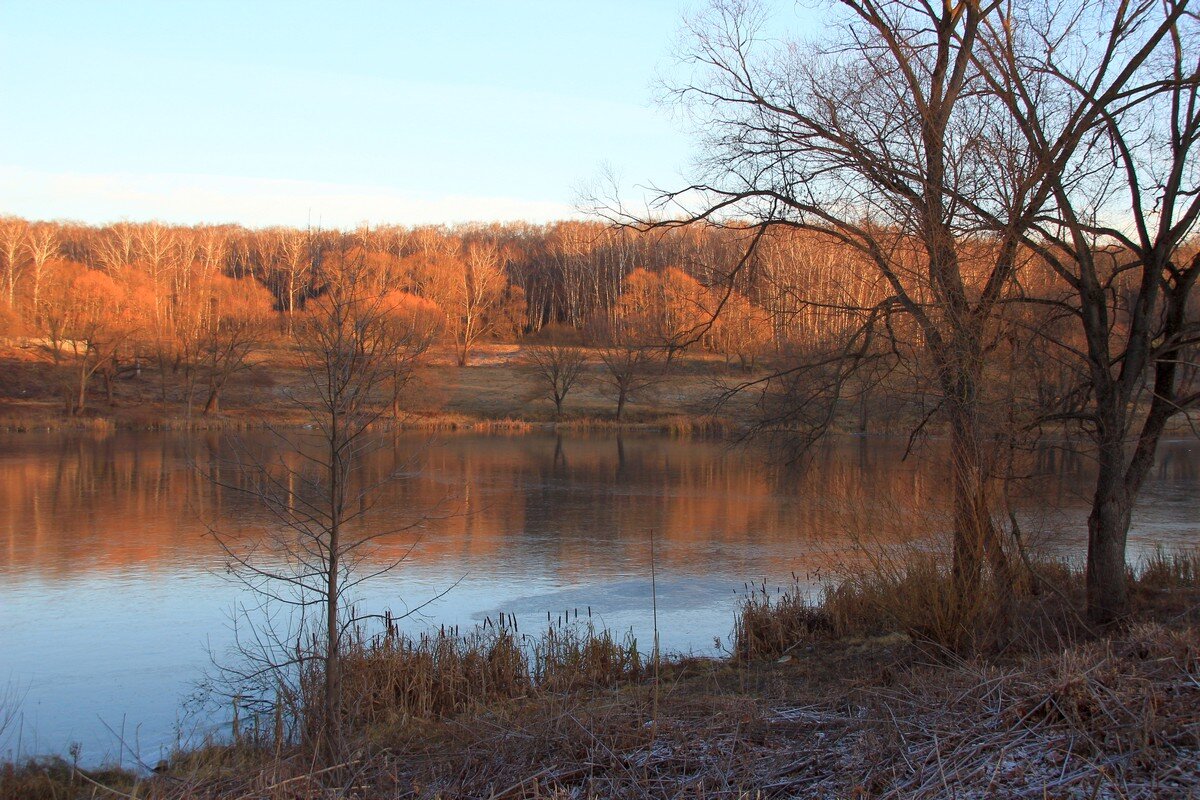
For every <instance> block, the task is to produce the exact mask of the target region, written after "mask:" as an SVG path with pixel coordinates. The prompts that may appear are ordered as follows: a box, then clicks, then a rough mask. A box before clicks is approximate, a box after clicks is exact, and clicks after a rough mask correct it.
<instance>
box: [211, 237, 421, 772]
mask: <svg viewBox="0 0 1200 800" xmlns="http://www.w3.org/2000/svg"><path fill="white" fill-rule="evenodd" d="M322 278H323V284H324V285H323V286H322V287H320V289H319V293H318V294H317V295H316V296H315V297H313V298H312V299H311V300H310V302H309V308H308V313H307V314H306V315H305V317H304V318H303V319H302V320H297V324H296V327H295V334H294V335H295V337H296V344H297V347H298V348H299V350H300V352H301V353H302V355H303V358H304V375H305V378H306V386H305V387H304V390H303V392H302V393H301V392H297V393H296V394H294V395H292V396H291V400H292V402H293V403H294V404H295V405H296V407H297V408H298V409H299V410H300V411H301V412H302V413H303V414H304V415H305V417H306V418H307V419H308V420H309V421H310V423H311V425H312V426H313V428H314V430H315V434H314V436H313V438H315V440H316V443H315V445H313V444H312V443H311V439H310V442H309V443H305V442H303V441H300V440H299V439H297V438H295V437H290V436H288V435H285V434H279V436H280V437H281V438H282V440H283V441H284V442H285V444H286V446H287V449H288V450H290V451H292V452H295V453H298V454H299V458H298V459H297V460H296V461H295V462H294V463H293V464H290V465H289V464H284V463H283V462H282V461H280V462H279V463H277V464H269V463H265V462H264V461H263V460H261V459H257V458H255V457H253V456H250V457H248V458H247V461H248V464H247V465H246V466H247V467H248V468H249V470H250V471H251V472H252V473H253V474H254V479H253V480H252V481H250V482H247V483H227V484H225V485H228V486H230V488H234V489H237V490H240V491H247V492H249V493H250V494H251V495H252V496H253V497H254V498H255V499H256V500H257V501H259V502H260V503H261V504H262V505H263V506H264V507H265V508H266V509H267V510H268V511H269V512H270V513H271V515H272V516H273V518H274V519H275V521H276V522H277V527H276V528H274V529H272V530H271V531H268V532H267V533H266V534H261V535H258V536H256V537H255V538H253V539H245V538H240V537H238V536H236V535H234V534H230V533H223V532H219V533H217V534H216V536H217V540H218V541H219V542H220V543H221V545H222V547H223V548H224V549H225V552H226V553H227V554H228V556H229V558H230V561H231V566H232V568H233V570H234V572H235V574H237V575H238V576H240V577H241V578H242V579H243V580H244V581H245V582H246V583H247V584H248V585H249V586H251V588H253V589H254V590H255V591H257V592H259V593H261V594H262V596H263V597H264V598H265V599H266V600H267V601H268V603H269V604H276V605H278V604H283V605H286V606H289V607H292V608H295V609H297V610H298V611H299V613H300V618H299V621H298V622H297V623H295V624H298V625H299V626H300V629H299V630H297V629H296V627H295V625H293V626H291V627H287V628H286V630H287V632H286V633H285V634H281V633H280V632H279V631H278V630H276V629H269V630H267V631H266V632H265V635H266V636H267V638H269V639H271V640H272V641H270V642H269V645H271V646H270V647H268V648H267V649H268V652H267V653H265V654H264V655H262V656H260V661H258V662H256V663H252V665H251V666H250V667H249V668H247V671H246V672H244V673H242V677H259V676H261V675H262V674H263V673H264V672H265V673H267V674H269V675H271V676H276V675H277V673H278V672H280V671H281V670H283V669H284V668H285V667H288V666H294V667H296V668H297V669H298V670H299V674H300V675H301V676H302V677H304V678H305V679H306V680H308V681H309V684H308V686H309V688H310V689H311V690H312V691H313V692H315V694H316V697H315V698H314V700H315V702H314V703H313V707H311V708H308V709H305V710H306V711H307V712H308V713H310V714H311V716H310V718H308V719H306V720H303V721H302V722H304V723H305V726H306V730H307V733H308V734H309V735H310V736H313V737H316V738H318V739H319V740H320V743H321V745H322V746H323V747H325V748H326V749H327V751H328V752H330V753H336V752H337V750H338V748H339V747H340V746H341V737H340V734H341V725H340V722H341V718H342V715H341V703H342V700H343V698H342V696H341V687H340V680H341V661H340V656H341V651H342V642H343V637H344V635H345V633H346V631H347V629H348V628H349V627H350V626H352V625H354V624H355V623H356V622H357V621H358V620H361V618H356V617H354V615H353V613H352V612H351V611H350V609H349V608H348V606H347V597H348V593H349V592H350V591H352V590H353V588H354V587H355V586H357V585H358V584H359V583H361V582H362V581H363V580H366V579H367V578H369V577H372V576H374V575H377V574H379V573H381V572H383V571H386V570H387V569H390V568H391V566H394V564H395V563H397V562H395V561H392V562H389V563H387V564H385V565H383V566H375V567H373V568H371V569H369V570H361V569H360V567H361V566H362V565H361V562H362V560H363V559H364V558H365V556H366V555H367V554H368V552H369V549H370V548H369V545H370V544H371V543H372V542H375V541H376V540H377V539H378V538H380V537H381V536H384V535H388V534H392V533H395V532H396V531H397V528H396V527H395V526H383V527H380V528H374V527H369V526H368V525H367V524H366V522H367V520H368V516H369V513H370V511H371V509H372V500H371V498H372V492H373V490H374V489H375V488H377V486H378V483H377V482H376V483H369V482H368V483H366V484H364V482H363V481H362V480H361V478H360V479H357V480H356V466H357V465H359V464H360V463H361V461H362V459H363V458H364V457H365V455H366V454H367V453H368V452H370V451H372V450H374V449H376V448H378V447H379V446H380V445H381V439H380V437H373V436H371V435H370V430H371V427H372V425H374V424H375V423H376V422H378V421H379V420H380V419H381V418H382V417H383V416H384V415H385V414H386V413H387V409H388V407H389V406H388V402H387V401H388V394H387V382H388V378H389V376H390V375H391V373H392V369H393V364H394V361H395V359H396V358H397V357H398V354H399V352H400V351H401V349H402V348H403V347H404V341H403V339H402V337H398V336H396V333H395V326H394V325H392V324H390V323H389V321H388V319H387V315H388V311H389V309H388V306H387V304H386V303H385V301H384V298H383V296H382V295H380V294H379V293H378V292H377V291H371V290H368V288H367V287H368V286H369V285H370V283H371V280H370V276H368V275H367V274H366V272H365V270H363V269H361V262H360V261H359V260H355V259H344V258H334V259H327V260H326V262H325V264H324V265H323V275H322ZM392 474H393V473H388V475H387V476H385V477H384V479H383V480H387V479H389V478H390V476H391V475H392ZM264 537H265V539H264ZM314 610H315V611H316V612H317V614H316V616H317V617H318V618H319V622H313V621H312V619H311V614H312V612H313V611H314ZM261 635H264V634H263V632H261V631H260V632H256V636H261ZM314 667H315V668H316V669H315V670H314Z"/></svg>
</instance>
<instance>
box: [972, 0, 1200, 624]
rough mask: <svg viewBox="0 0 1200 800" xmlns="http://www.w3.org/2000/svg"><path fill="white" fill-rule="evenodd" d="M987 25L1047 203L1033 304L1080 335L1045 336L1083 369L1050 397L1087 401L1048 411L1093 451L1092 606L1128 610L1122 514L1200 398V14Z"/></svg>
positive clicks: (1039, 231) (1043, 13)
mask: <svg viewBox="0 0 1200 800" xmlns="http://www.w3.org/2000/svg"><path fill="white" fill-rule="evenodd" d="M1193 5H1194V4H1193ZM989 22H990V24H989V25H988V29H987V31H986V32H985V35H984V36H983V37H982V38H983V41H984V46H983V47H981V48H979V49H978V51H977V54H978V56H979V58H980V67H981V68H980V74H981V75H983V76H984V77H985V78H986V79H987V82H988V84H989V88H990V90H991V92H992V93H993V95H994V96H995V97H996V98H997V99H998V100H1000V101H1001V102H1003V104H1004V107H1005V109H1006V112H1007V113H1008V115H1009V116H1010V118H1011V119H1012V120H1013V123H1014V126H1015V127H1016V128H1017V129H1018V130H1019V131H1020V132H1021V135H1022V141H1021V144H1022V151H1023V153H1024V155H1025V157H1026V158H1028V159H1029V160H1031V161H1034V162H1036V163H1037V164H1038V165H1039V168H1040V171H1041V174H1042V176H1043V178H1042V179H1043V180H1044V181H1045V185H1046V186H1047V187H1048V193H1049V194H1050V196H1051V198H1052V200H1051V203H1050V205H1049V207H1048V208H1046V209H1045V210H1044V212H1043V213H1042V214H1041V215H1039V217H1038V219H1037V220H1036V224H1035V225H1033V226H1031V227H1030V228H1029V230H1028V231H1026V233H1025V237H1024V241H1025V243H1026V245H1027V246H1028V247H1029V248H1030V249H1031V250H1032V251H1034V252H1036V253H1037V254H1038V255H1039V256H1040V257H1041V258H1042V259H1043V260H1044V262H1045V263H1046V264H1047V265H1048V266H1049V267H1050V269H1051V270H1053V272H1054V274H1056V275H1057V277H1058V279H1059V281H1060V286H1061V287H1062V291H1059V292H1055V293H1051V294H1049V295H1048V296H1043V297H1034V298H1031V301H1032V302H1035V303H1039V304H1043V305H1045V306H1046V307H1048V308H1053V309H1055V310H1056V311H1059V312H1064V313H1065V314H1066V315H1067V317H1068V318H1070V319H1072V320H1074V322H1075V326H1074V327H1075V330H1076V331H1077V332H1078V335H1077V336H1073V337H1063V336H1054V337H1043V341H1044V342H1048V343H1049V344H1050V345H1051V346H1052V347H1053V348H1054V349H1055V350H1056V351H1057V352H1058V353H1060V354H1064V356H1065V357H1069V358H1077V359H1078V360H1079V361H1081V362H1082V364H1083V365H1084V366H1083V368H1082V370H1081V374H1082V385H1081V386H1078V387H1075V390H1074V391H1067V392H1063V393H1062V395H1061V398H1065V399H1072V398H1077V397H1079V396H1083V397H1086V398H1087V404H1086V406H1085V407H1082V408H1079V407H1075V406H1071V407H1066V406H1063V407H1059V408H1052V409H1050V411H1051V413H1050V415H1049V418H1051V419H1055V420H1059V421H1068V422H1077V423H1080V424H1081V425H1082V426H1083V428H1084V430H1085V431H1086V432H1087V433H1088V434H1089V435H1090V436H1091V439H1092V441H1093V443H1094V445H1095V448H1096V455H1097V474H1096V483H1095V489H1094V492H1093V497H1092V508H1091V513H1090V515H1089V517H1088V570H1087V594H1088V610H1089V613H1090V615H1091V616H1092V618H1093V619H1095V620H1096V621H1099V622H1108V621H1111V620H1113V619H1117V618H1119V617H1120V616H1122V615H1123V614H1124V612H1125V611H1126V607H1127V598H1126V541H1127V536H1128V531H1129V525H1130V516H1131V512H1132V509H1133V506H1134V503H1135V501H1136V499H1137V496H1138V492H1139V491H1140V489H1141V487H1142V484H1143V482H1144V481H1145V479H1146V477H1147V475H1148V474H1149V471H1150V468H1151V466H1152V464H1153V461H1154V455H1155V452H1156V450H1157V447H1158V443H1159V440H1160V439H1161V437H1162V435H1163V432H1164V431H1165V429H1166V426H1167V423H1168V422H1169V421H1170V420H1171V419H1172V418H1173V417H1176V416H1179V415H1184V414H1187V413H1188V412H1189V411H1190V410H1192V409H1195V408H1196V407H1197V406H1200V383H1198V382H1197V345H1198V344H1200V311H1198V309H1197V307H1196V306H1197V302H1196V299H1197V294H1196V291H1195V287H1196V282H1197V279H1198V278H1200V253H1198V251H1197V249H1196V247H1195V246H1194V242H1193V241H1192V237H1194V236H1195V232H1196V225H1197V221H1198V220H1200V159H1197V142H1198V141H1200V21H1198V18H1197V13H1196V11H1195V9H1194V8H1189V3H1188V2H1187V0H1165V2H1160V1H1159V0H1154V1H1151V0H1132V1H1128V0H1127V1H1123V2H1112V3H1088V4H1081V5H1080V6H1079V7H1078V8H1072V9H1066V8H1063V9H1054V8H1052V7H1050V6H1042V5H1040V4H1037V3H1017V2H1009V3H1006V4H1005V9H1004V14H1003V16H1002V17H1001V18H997V19H994V20H990V21H989ZM962 199H963V201H964V202H971V198H969V197H963V198H962ZM994 222H995V221H993V224H994Z"/></svg>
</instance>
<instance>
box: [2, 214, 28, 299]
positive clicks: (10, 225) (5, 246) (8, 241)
mask: <svg viewBox="0 0 1200 800" xmlns="http://www.w3.org/2000/svg"><path fill="white" fill-rule="evenodd" d="M27 227H28V223H26V222H25V220H22V219H16V218H12V217H8V218H5V219H3V220H0V254H3V256H4V289H5V294H6V295H7V297H8V307H9V308H16V307H17V279H18V278H19V277H20V275H21V268H22V266H23V265H22V261H23V259H22V256H23V255H24V253H23V251H24V247H23V246H22V245H23V244H24V242H25V230H26V228H27Z"/></svg>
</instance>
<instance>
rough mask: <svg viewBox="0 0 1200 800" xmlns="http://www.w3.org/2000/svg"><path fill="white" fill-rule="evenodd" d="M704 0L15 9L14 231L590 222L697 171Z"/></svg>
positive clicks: (120, 0) (8, 195) (17, 0)
mask: <svg viewBox="0 0 1200 800" xmlns="http://www.w3.org/2000/svg"><path fill="white" fill-rule="evenodd" d="M695 6H696V3H690V2H684V0H641V2H637V1H636V0H594V1H593V2H582V1H581V0H554V1H551V0H544V1H534V0H520V1H518V0H510V1H508V2H501V1H500V0H491V2H473V1H468V0H445V2H442V3H440V4H436V3H427V2H408V1H407V0H394V1H393V2H366V1H365V0H346V1H343V2H335V1H334V0H328V1H327V2H305V0H289V1H288V2H268V1H267V0H253V1H252V0H240V1H239V2H227V1H225V0H203V1H202V2H201V1H199V0H155V1H154V2H149V1H146V2H134V1H133V0H104V1H103V2H102V1H101V0H88V1H87V2H60V1H58V0H0V109H2V110H0V120H3V123H2V124H0V214H15V215H19V216H23V217H26V218H30V219H72V220H79V221H83V222H88V223H104V222H110V221H115V220H120V219H129V220H147V219H158V220H162V221H164V222H172V223H184V224H193V223H200V222H206V223H221V222H235V223H240V224H244V225H250V226H265V225H293V226H305V225H308V224H313V225H321V226H324V227H343V228H345V227H353V226H355V225H358V224H361V223H364V222H365V223H370V224H380V223H394V224H404V225H413V224H422V223H454V222H463V221H500V220H515V219H522V220H529V221H533V222H541V221H546V220H550V219H559V218H564V217H569V216H579V212H578V211H576V209H575V208H574V206H573V203H574V201H575V198H576V197H577V195H578V192H579V190H580V188H581V187H582V186H584V185H587V184H588V183H589V182H594V181H595V180H596V179H598V178H599V176H600V175H601V174H602V173H604V171H605V170H606V169H611V170H612V171H614V172H615V173H617V174H618V175H620V176H621V177H622V179H624V180H627V181H632V182H640V183H653V182H657V183H660V184H672V183H674V182H676V181H678V180H679V179H680V176H681V175H682V174H683V173H685V172H686V169H687V166H688V164H689V163H690V162H691V159H692V158H693V152H692V144H691V139H690V137H689V136H688V135H687V132H686V131H685V130H684V129H683V127H682V123H681V122H680V121H679V119H678V117H677V115H673V114H671V113H670V112H669V110H667V109H664V108H662V107H661V106H659V105H658V104H657V103H656V102H655V96H656V91H655V89H654V82H655V78H656V76H657V75H661V74H662V73H663V72H664V71H669V69H670V68H671V64H672V63H673V62H672V59H671V52H672V43H673V42H674V41H675V39H676V37H677V34H678V31H679V28H680V24H681V21H682V20H683V18H684V16H685V14H687V13H689V12H690V11H692V10H694V8H695Z"/></svg>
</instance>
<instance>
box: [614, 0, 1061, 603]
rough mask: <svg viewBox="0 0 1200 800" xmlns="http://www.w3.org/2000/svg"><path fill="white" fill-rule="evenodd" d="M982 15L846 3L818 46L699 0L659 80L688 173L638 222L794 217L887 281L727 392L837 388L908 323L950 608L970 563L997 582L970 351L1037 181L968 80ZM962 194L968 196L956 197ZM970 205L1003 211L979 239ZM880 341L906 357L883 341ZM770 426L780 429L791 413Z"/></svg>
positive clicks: (991, 328) (984, 345) (971, 597)
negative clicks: (952, 589) (936, 426)
mask: <svg viewBox="0 0 1200 800" xmlns="http://www.w3.org/2000/svg"><path fill="white" fill-rule="evenodd" d="M998 12H999V5H998V3H996V2H958V3H942V4H910V3H903V2H894V1H893V0H846V1H845V2H843V3H841V4H839V13H840V14H841V19H840V23H839V26H838V27H836V28H834V29H832V30H829V31H827V33H826V35H825V36H823V39H822V41H821V42H820V43H794V42H792V43H785V44H773V43H772V41H771V40H768V39H766V38H765V37H764V36H763V35H762V34H761V30H762V26H763V24H764V19H765V15H764V14H763V12H762V11H761V10H760V9H759V8H758V7H757V6H755V5H753V4H749V3H732V2H730V3H726V2H717V3H714V4H713V5H712V6H711V7H710V10H709V11H708V13H707V14H706V15H704V16H702V17H700V18H699V19H698V20H696V21H695V22H693V23H692V24H691V25H690V26H689V30H688V32H687V35H688V44H687V45H686V50H685V52H684V53H683V59H682V63H683V65H684V66H685V67H691V68H692V69H693V70H694V72H693V74H692V76H691V78H684V79H683V80H682V81H681V82H680V85H679V86H677V87H676V88H675V89H673V96H674V97H675V98H677V99H678V100H679V101H680V102H681V103H682V104H684V105H685V106H686V107H687V108H688V110H689V112H690V113H691V114H692V115H693V119H696V120H697V129H698V130H699V131H701V132H702V134H701V135H702V136H703V140H704V145H705V147H706V152H707V156H706V157H705V159H704V161H703V162H702V163H701V164H700V171H701V175H700V177H699V179H698V180H696V181H695V182H694V183H692V184H691V185H689V186H686V187H683V188H682V189H681V190H677V191H668V192H664V193H662V195H661V196H660V202H659V205H658V213H659V214H661V215H664V216H665V215H668V214H669V215H670V219H667V220H665V221H663V220H662V218H661V217H660V218H659V220H646V219H641V220H640V223H641V224H642V226H643V227H664V226H678V225H689V224H696V223H701V222H710V221H715V222H717V223H718V224H723V225H725V226H726V227H729V228H740V229H743V230H747V232H749V231H757V232H759V233H760V234H761V233H764V232H767V231H770V230H771V229H774V228H777V227H778V228H793V229H798V230H804V231H811V232H814V233H816V234H819V235H820V236H822V237H825V238H827V239H828V240H830V241H834V242H837V243H840V244H841V245H842V246H843V247H844V249H845V251H846V252H847V253H851V254H853V257H852V258H850V259H847V262H848V264H847V266H851V265H853V266H859V265H861V268H862V269H864V270H866V271H868V272H869V273H872V274H873V275H875V276H878V278H879V279H881V280H882V282H883V283H885V284H886V286H887V287H888V289H887V294H886V296H885V297H883V298H882V299H881V300H879V301H877V302H873V303H871V304H869V305H864V306H858V307H855V306H853V305H848V306H844V307H843V308H842V309H841V310H842V311H843V312H844V313H847V314H850V315H853V316H854V317H855V319H856V324H855V325H854V326H852V327H849V328H848V330H847V331H846V333H845V334H844V335H843V337H842V339H843V342H842V344H841V345H840V346H836V347H833V348H827V349H826V350H825V352H824V353H823V354H821V355H819V356H818V358H816V359H815V360H812V361H806V362H802V363H800V364H794V365H793V366H791V367H788V368H785V369H783V370H780V371H778V372H776V373H774V374H773V375H770V376H765V377H762V378H759V379H755V380H751V381H747V382H745V383H744V384H743V386H742V388H743V390H752V389H753V390H764V389H768V390H773V389H776V388H781V387H782V388H783V389H784V390H785V391H786V390H787V387H788V386H790V385H791V386H794V385H803V380H802V378H801V376H802V375H803V373H805V372H807V371H813V370H817V371H825V370H827V369H829V367H830V365H831V364H833V363H834V362H836V364H837V367H836V370H835V374H834V375H833V377H832V378H831V379H830V380H829V381H828V382H827V385H828V387H829V389H830V391H829V393H828V395H827V398H826V399H827V400H828V401H830V402H837V401H838V400H839V399H840V396H841V389H842V388H844V387H847V386H851V385H855V384H854V382H853V381H851V378H853V377H855V376H856V373H857V372H858V370H859V369H860V368H861V367H865V366H876V365H877V362H876V361H874V360H873V359H872V358H868V357H867V356H868V355H870V354H874V353H878V352H880V351H879V350H878V349H877V348H876V347H875V346H874V344H875V342H877V341H879V340H886V339H889V338H891V337H892V333H893V332H894V331H895V330H896V329H897V326H898V325H899V324H900V320H901V319H904V320H908V321H910V322H911V323H912V324H913V325H914V326H915V328H916V330H917V332H918V335H917V336H914V337H912V339H911V341H914V342H916V343H917V344H916V347H919V352H920V353H921V354H922V355H923V356H924V357H927V358H928V359H929V360H930V361H931V362H932V363H933V365H934V367H935V374H936V379H937V386H938V388H939V390H940V394H941V399H940V402H939V405H938V409H939V412H940V413H941V414H942V416H943V418H944V419H945V421H946V423H947V425H948V427H949V429H950V434H951V459H952V463H953V470H952V475H953V478H952V490H953V509H954V511H953V530H954V574H955V586H956V590H957V591H956V594H957V597H958V599H959V601H960V605H961V606H962V607H967V606H969V605H971V604H973V603H974V602H976V598H977V597H978V586H979V582H980V580H981V576H982V568H983V565H984V563H985V562H990V564H991V566H992V568H993V572H994V573H995V574H996V575H997V578H998V580H999V581H1000V582H1001V584H1005V583H1007V579H1008V575H1007V572H1008V567H1007V561H1006V558H1005V555H1004V552H1003V549H1002V541H1001V537H1000V532H999V531H998V530H997V528H996V526H995V525H994V524H993V521H992V515H991V511H992V509H991V495H990V478H991V477H992V471H993V466H994V465H993V464H992V460H993V458H992V457H993V454H994V453H995V452H996V451H997V442H996V441H993V440H992V437H991V436H990V434H989V430H988V426H987V423H986V414H985V410H986V409H985V394H984V388H985V387H984V386H983V376H984V364H985V358H986V355H987V352H988V349H989V347H990V343H991V340H992V338H993V337H994V336H995V333H996V331H995V327H996V319H997V316H998V314H999V313H1000V309H1001V307H1002V306H1001V301H1002V300H1003V298H1004V297H1005V296H1006V293H1007V292H1008V291H1010V290H1011V287H1012V280H1013V276H1014V271H1015V268H1016V264H1017V256H1018V251H1019V247H1020V244H1021V241H1022V240H1021V235H1022V234H1023V233H1024V231H1025V230H1026V228H1027V227H1028V225H1029V224H1030V222H1031V221H1032V219H1033V217H1034V216H1035V215H1036V213H1037V212H1038V211H1039V210H1040V208H1041V206H1042V204H1043V202H1044V200H1045V191H1046V190H1045V187H1042V186H1040V185H1039V184H1038V182H1037V180H1036V178H1037V175H1036V173H1035V172H1034V171H1032V170H1031V169H1030V167H1029V165H1028V164H1027V163H1025V162H1022V161H1021V160H1019V159H1014V158H1012V148H1011V145H1012V142H1013V140H1014V133H1013V131H1011V129H1010V126H1008V125H1007V124H1006V121H1005V120H1004V119H1003V118H1001V117H999V116H998V115H997V113H996V110H995V108H994V103H993V102H992V101H991V100H990V98H987V97H984V96H982V94H981V92H980V91H979V90H980V89H981V88H982V83H981V80H980V78H979V76H978V74H977V69H976V68H975V65H974V62H973V55H974V53H975V50H976V48H977V47H978V37H979V34H980V30H981V28H982V26H984V25H985V23H986V22H987V21H988V20H991V19H993V18H996V17H997V15H998ZM966 194H970V195H972V196H973V197H975V198H976V207H974V208H972V207H967V206H965V205H964V204H962V203H960V202H956V201H955V199H954V198H956V197H958V196H961V195H966ZM977 208H985V209H986V210H987V212H988V214H989V218H990V219H996V220H1002V221H1003V224H1002V225H999V226H992V227H989V230H990V231H992V235H991V236H989V237H988V238H987V239H986V240H981V239H980V237H978V236H977V231H978V229H979V228H980V214H979V213H978V212H977ZM619 218H621V219H624V220H626V221H628V220H629V219H630V218H632V215H624V216H621V217H619ZM760 241H761V237H760V236H755V237H753V238H751V239H750V247H751V248H753V247H756V246H757V245H758V244H759V243H760ZM752 264H753V258H751V257H743V258H742V259H740V260H739V261H738V267H736V268H735V270H734V271H733V274H731V275H730V277H729V279H728V286H729V289H730V290H732V286H733V282H734V279H735V278H736V277H738V274H737V270H740V269H744V268H746V265H752ZM717 311H718V313H719V311H720V307H719V305H718V309H717ZM882 352H884V353H888V354H890V355H891V357H904V356H906V355H911V354H906V353H905V351H904V350H903V349H901V347H899V346H898V347H895V348H889V347H885V348H882ZM830 359H832V361H831V360H830ZM777 422H779V423H781V424H780V425H779V426H777V427H781V428H783V429H787V428H789V427H790V426H791V425H793V424H794V423H795V420H794V419H791V420H786V419H783V420H777Z"/></svg>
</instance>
